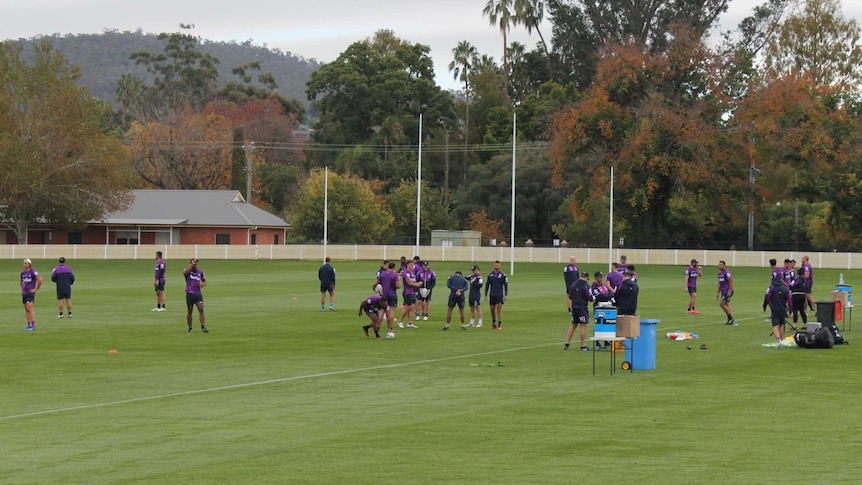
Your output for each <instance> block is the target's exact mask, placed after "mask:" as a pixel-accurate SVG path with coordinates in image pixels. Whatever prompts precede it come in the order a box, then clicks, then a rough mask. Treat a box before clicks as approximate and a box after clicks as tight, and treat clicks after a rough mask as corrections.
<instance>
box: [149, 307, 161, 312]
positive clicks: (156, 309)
mask: <svg viewBox="0 0 862 485" xmlns="http://www.w3.org/2000/svg"><path fill="white" fill-rule="evenodd" d="M160 310H161V308H153V309H152V310H150V311H151V312H157V311H160Z"/></svg>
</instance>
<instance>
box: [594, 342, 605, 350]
mask: <svg viewBox="0 0 862 485" xmlns="http://www.w3.org/2000/svg"><path fill="white" fill-rule="evenodd" d="M596 350H604V347H602V344H600V343H598V342H596Z"/></svg>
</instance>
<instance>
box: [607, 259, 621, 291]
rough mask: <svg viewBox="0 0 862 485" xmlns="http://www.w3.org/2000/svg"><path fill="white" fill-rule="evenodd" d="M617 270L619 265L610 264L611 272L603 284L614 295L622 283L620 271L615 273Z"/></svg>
mask: <svg viewBox="0 0 862 485" xmlns="http://www.w3.org/2000/svg"><path fill="white" fill-rule="evenodd" d="M618 268H619V264H617V263H611V272H610V273H608V275H607V277H606V278H605V283H606V284H607V286H608V288H610V290H611V293H616V291H617V288H619V286H620V284H621V283H622V282H623V273H622V272H621V271H617V270H618Z"/></svg>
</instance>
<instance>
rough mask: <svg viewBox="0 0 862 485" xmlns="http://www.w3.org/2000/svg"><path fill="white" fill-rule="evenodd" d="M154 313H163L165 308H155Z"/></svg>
mask: <svg viewBox="0 0 862 485" xmlns="http://www.w3.org/2000/svg"><path fill="white" fill-rule="evenodd" d="M156 311H157V312H163V311H165V307H161V308H156Z"/></svg>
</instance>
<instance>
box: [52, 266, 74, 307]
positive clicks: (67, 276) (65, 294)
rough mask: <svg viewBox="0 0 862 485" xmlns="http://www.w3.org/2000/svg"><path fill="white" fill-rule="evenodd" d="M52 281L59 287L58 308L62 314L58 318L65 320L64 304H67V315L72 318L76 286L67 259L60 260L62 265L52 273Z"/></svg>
mask: <svg viewBox="0 0 862 485" xmlns="http://www.w3.org/2000/svg"><path fill="white" fill-rule="evenodd" d="M51 281H53V282H54V283H55V284H56V285H57V306H58V307H59V310H60V314H59V315H57V318H63V303H64V302H65V303H66V315H68V317H69V318H72V285H74V284H75V273H73V272H72V268H69V267H68V266H66V258H60V264H58V265H57V267H56V268H54V270H53V271H51Z"/></svg>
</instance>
